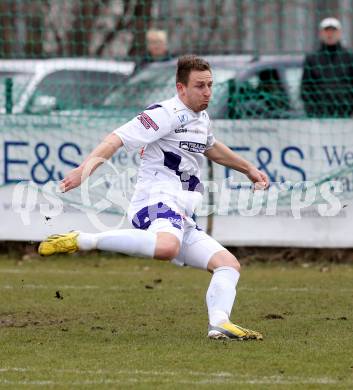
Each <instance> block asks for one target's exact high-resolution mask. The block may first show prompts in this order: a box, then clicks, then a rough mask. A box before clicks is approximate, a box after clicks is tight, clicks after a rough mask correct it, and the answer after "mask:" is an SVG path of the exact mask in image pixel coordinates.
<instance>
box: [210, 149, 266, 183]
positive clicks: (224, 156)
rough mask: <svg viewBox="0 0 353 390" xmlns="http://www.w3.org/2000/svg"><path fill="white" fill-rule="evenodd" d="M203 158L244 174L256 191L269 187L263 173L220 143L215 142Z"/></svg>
mask: <svg viewBox="0 0 353 390" xmlns="http://www.w3.org/2000/svg"><path fill="white" fill-rule="evenodd" d="M205 156H206V157H207V158H208V159H210V160H212V161H214V162H216V163H217V164H220V165H224V166H225V167H228V168H231V169H234V170H236V171H238V172H241V173H244V174H245V175H246V176H247V177H248V178H249V180H251V181H252V182H253V183H255V188H256V189H265V188H267V187H268V186H269V179H268V176H267V175H266V174H265V173H264V172H261V171H260V170H259V169H257V168H256V167H255V165H253V164H251V163H250V162H249V161H247V160H245V159H244V158H243V157H241V156H240V155H239V154H237V153H235V152H233V150H231V149H230V148H228V146H226V145H224V144H223V143H222V142H220V141H215V143H214V144H213V145H212V146H211V147H210V148H209V149H207V150H206V152H205Z"/></svg>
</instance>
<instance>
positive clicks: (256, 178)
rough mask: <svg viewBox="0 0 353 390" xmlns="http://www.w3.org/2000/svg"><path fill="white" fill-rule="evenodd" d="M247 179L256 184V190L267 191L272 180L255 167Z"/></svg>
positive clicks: (251, 169)
mask: <svg viewBox="0 0 353 390" xmlns="http://www.w3.org/2000/svg"><path fill="white" fill-rule="evenodd" d="M247 177H248V178H249V180H251V181H252V182H253V183H254V184H255V186H254V189H255V190H265V189H266V188H268V186H269V185H270V180H269V178H268V176H267V175H266V173H264V172H261V171H260V170H259V169H257V168H256V167H254V166H253V167H251V168H250V169H249V172H248V174H247Z"/></svg>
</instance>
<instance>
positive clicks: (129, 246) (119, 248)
mask: <svg viewBox="0 0 353 390" xmlns="http://www.w3.org/2000/svg"><path fill="white" fill-rule="evenodd" d="M156 240H157V235H156V234H155V233H152V232H149V231H148V230H138V229H121V230H110V231H108V232H103V233H97V234H91V233H81V232H80V233H79V235H78V238H77V242H78V247H79V248H80V249H82V250H86V251H87V250H92V249H100V250H103V251H111V252H119V253H124V254H126V255H133V256H147V257H153V256H154V252H155V249H156Z"/></svg>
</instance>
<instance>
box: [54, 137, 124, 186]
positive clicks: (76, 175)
mask: <svg viewBox="0 0 353 390" xmlns="http://www.w3.org/2000/svg"><path fill="white" fill-rule="evenodd" d="M122 145H123V141H122V140H121V138H120V137H119V135H117V134H116V133H114V132H113V133H110V134H109V135H107V136H106V137H105V138H104V140H103V141H102V142H101V143H100V144H99V145H98V146H97V147H96V148H95V149H94V150H93V151H92V152H91V153H90V154H89V155H88V157H87V158H86V159H85V160H84V161H83V162H82V164H81V165H79V166H78V167H77V168H75V169H72V170H71V171H70V172H69V173H68V174H67V175H66V176H65V178H64V179H63V180H62V181H61V183H60V188H61V190H62V191H63V192H67V191H70V190H72V189H73V188H76V187H78V186H80V184H81V183H82V182H83V181H84V180H85V179H87V177H88V176H90V175H91V174H92V173H93V172H94V171H95V170H96V169H97V168H98V167H99V166H100V165H101V164H103V163H104V162H105V161H106V160H109V159H110V158H111V157H112V156H113V154H114V153H115V152H116V151H117V150H118V149H119V148H120V147H121V146H122Z"/></svg>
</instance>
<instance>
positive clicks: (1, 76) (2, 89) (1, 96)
mask: <svg viewBox="0 0 353 390" xmlns="http://www.w3.org/2000/svg"><path fill="white" fill-rule="evenodd" d="M32 76H33V74H32V73H19V72H3V71H0V107H1V108H4V107H5V104H6V79H11V80H12V104H13V105H15V104H16V103H18V101H19V100H20V97H21V95H22V94H23V92H24V90H25V88H26V86H27V85H28V83H29V81H30V79H31V77H32Z"/></svg>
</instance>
